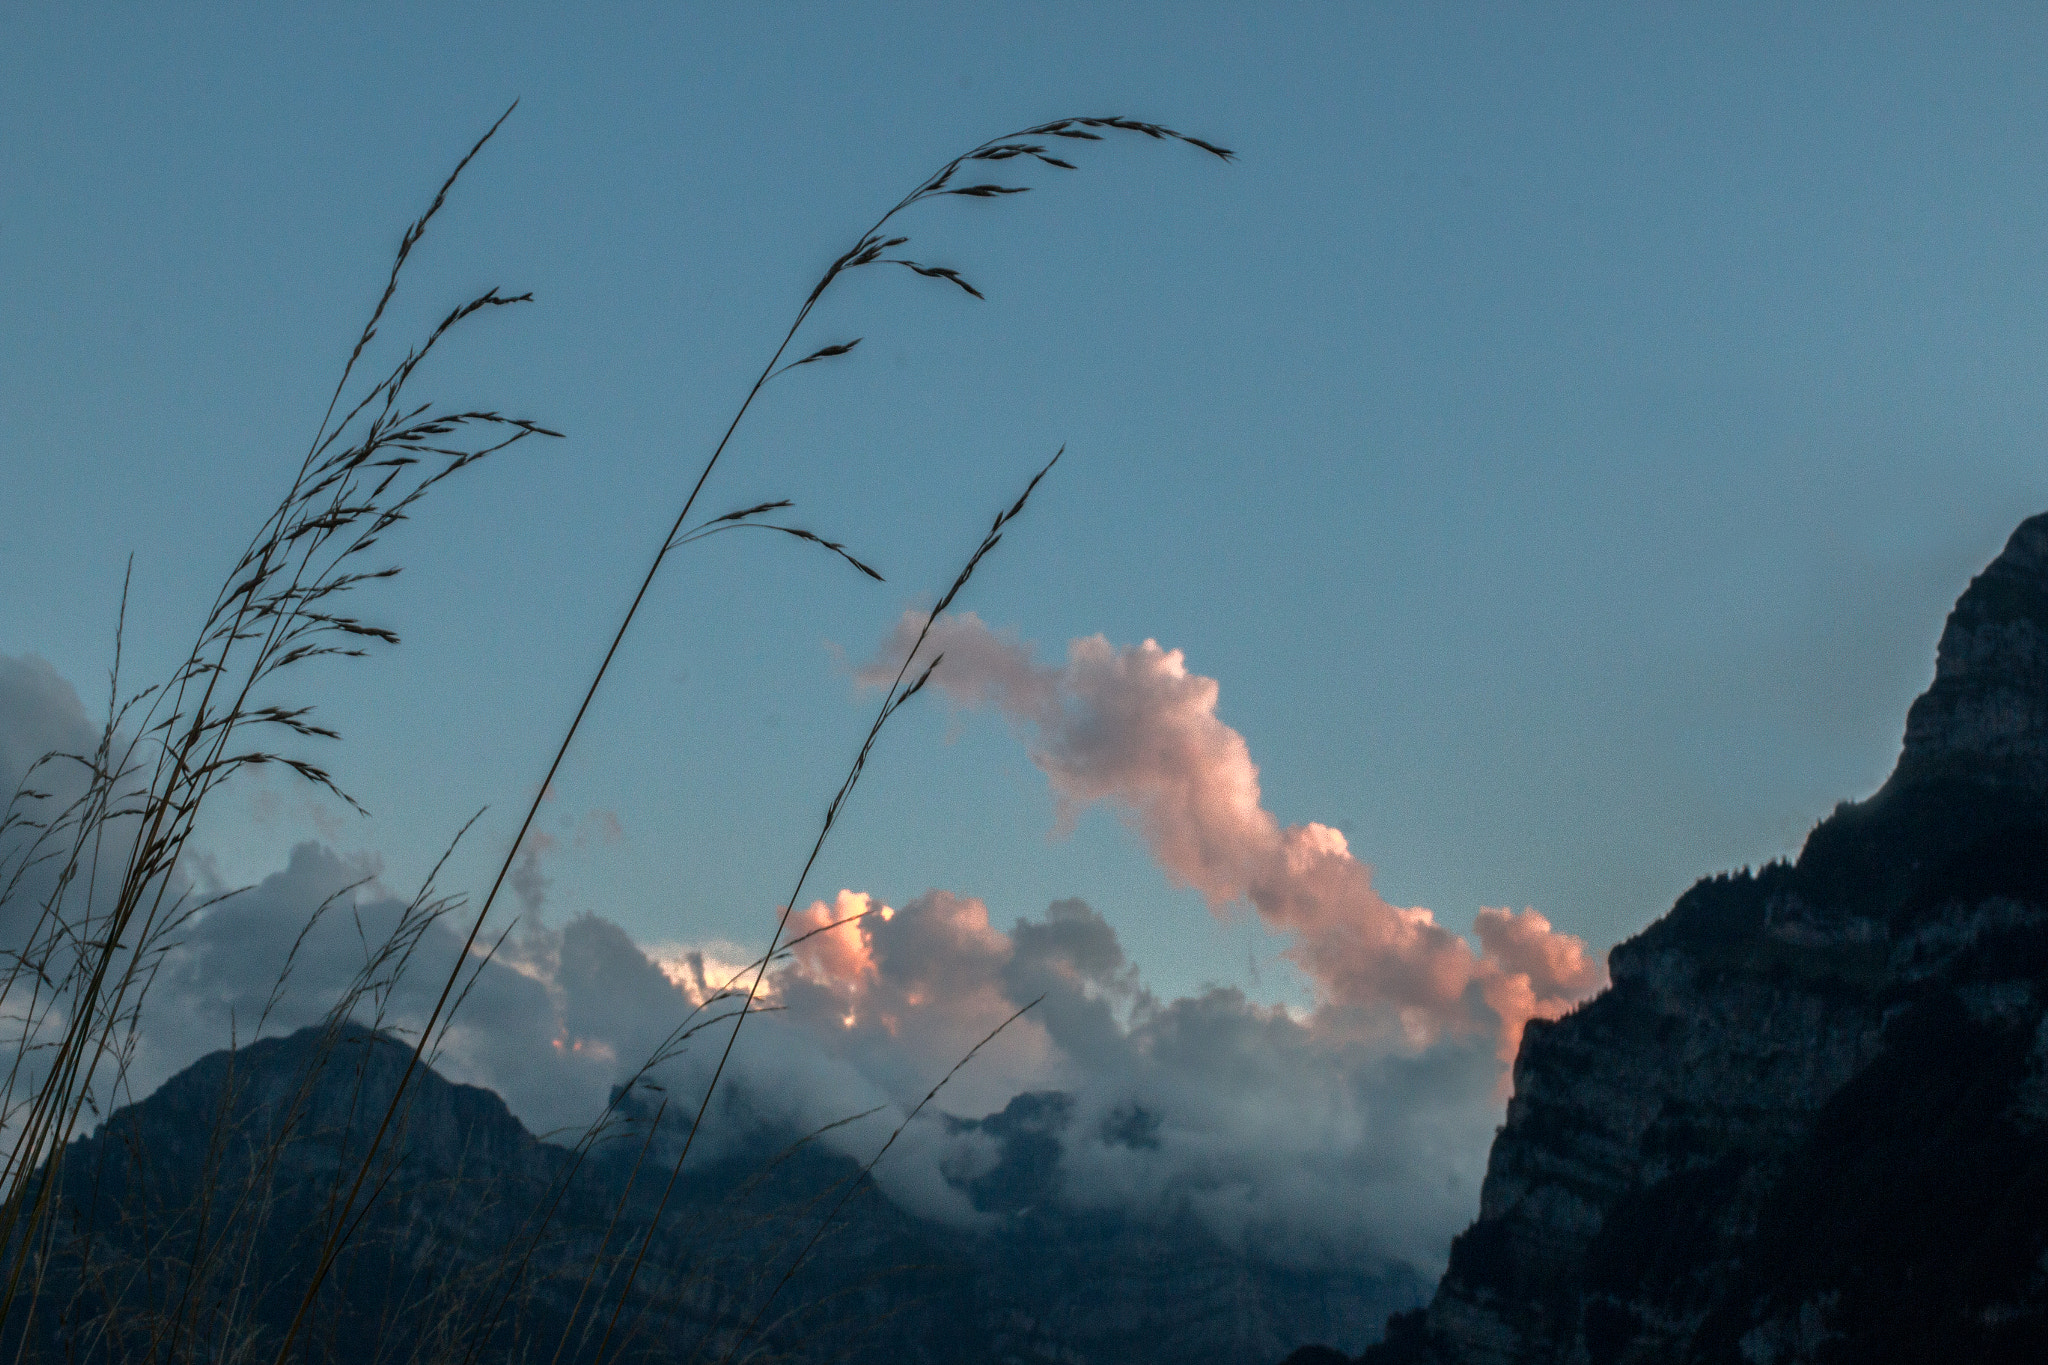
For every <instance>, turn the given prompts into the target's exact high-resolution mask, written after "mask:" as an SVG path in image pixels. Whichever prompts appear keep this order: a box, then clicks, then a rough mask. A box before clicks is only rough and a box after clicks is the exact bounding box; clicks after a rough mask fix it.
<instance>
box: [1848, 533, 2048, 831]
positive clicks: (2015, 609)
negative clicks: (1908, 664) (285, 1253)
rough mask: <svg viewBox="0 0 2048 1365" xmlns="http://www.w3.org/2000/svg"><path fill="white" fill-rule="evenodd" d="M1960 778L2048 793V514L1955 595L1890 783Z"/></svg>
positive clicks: (1915, 783) (1894, 785)
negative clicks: (1929, 682)
mask: <svg viewBox="0 0 2048 1365" xmlns="http://www.w3.org/2000/svg"><path fill="white" fill-rule="evenodd" d="M1958 779H1960V780H1963V781H1966V782H1968V783H1970V784H1971V785H1973V786H1980V787H2006V788H2013V787H2017V788H2021V789H2024V790H2025V791H2027V792H2029V793H2040V794H2043V795H2048V513H2041V514H2039V515H2036V516H2032V517H2029V518H2028V519H2027V520H2025V521H2023V522H2021V523H2020V525H2019V528H2018V529H2017V530H2015V531H2014V532H2013V533H2012V537H2011V538H2010V539H2009V540H2007V541H2006V544H2005V549H2004V550H2003V551H2002V552H2001V553H2000V554H1999V556H1998V557H1997V558H1996V559H1994V560H1992V561H1991V563H1990V564H1989V565H1988V566H1987V567H1986V568H1985V570H1984V572H1982V573H1980V574H1978V575H1977V576H1976V577H1975V578H1973V579H1972V580H1970V586H1969V587H1968V588H1966V589H1964V591H1963V595H1962V596H1961V597H1959V598H1957V599H1956V605H1955V609H1954V610H1953V611H1951V612H1949V615H1948V624H1947V625H1946V626H1945V627H1944V628H1943V630H1942V632H1941V645H1940V647H1939V649H1938V650H1937V651H1936V655H1935V665H1934V682H1933V685H1932V686H1930V687H1929V688H1928V689H1927V691H1926V692H1924V693H1922V694H1921V696H1920V698H1919V699H1918V700H1917V701H1915V702H1914V703H1913V707H1912V709H1911V710H1910V711H1908V712H1907V714H1906V737H1905V744H1904V746H1903V749H1902V751H1901V753H1900V755H1899V762H1898V766H1897V768H1896V769H1895V770H1894V771H1893V773H1892V777H1891V780H1890V781H1889V782H1887V783H1886V784H1885V790H1886V791H1893V790H1900V789H1904V788H1908V787H1917V786H1924V785H1927V784H1931V783H1945V782H1951V781H1955V780H1958Z"/></svg>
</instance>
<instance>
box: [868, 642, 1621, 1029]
mask: <svg viewBox="0 0 2048 1365" xmlns="http://www.w3.org/2000/svg"><path fill="white" fill-rule="evenodd" d="M924 619H925V618H924V617H923V616H922V615H920V614H917V613H914V612H906V613H905V614H904V615H903V617H902V618H901V619H899V620H898V622H897V624H896V627H895V629H894V631H893V632H892V634H891V636H890V638H889V639H888V640H887V641H886V642H885V643H884V644H883V646H882V648H881V650H880V652H879V653H878V655H877V657H876V659H875V661H874V662H873V663H872V664H869V665H868V666H866V667H864V668H863V669H861V670H860V671H859V673H858V674H857V676H858V678H859V679H860V680H861V681H862V682H864V683H875V682H879V681H883V680H885V679H887V678H889V677H893V676H895V673H896V670H897V668H898V667H899V666H900V665H901V663H902V661H903V657H904V654H905V653H906V652H907V651H908V650H909V649H910V648H911V646H912V643H913V642H914V641H915V640H916V638H917V632H918V630H919V629H920V628H921V627H922V626H923V624H924ZM925 653H926V656H927V657H929V656H932V655H937V654H943V655H944V656H945V661H944V663H943V665H942V666H941V667H940V668H939V670H938V672H937V673H935V674H934V675H933V685H934V686H936V687H938V688H939V689H940V690H941V691H943V692H944V693H945V695H946V696H947V697H948V698H949V699H951V700H952V701H953V702H954V703H955V704H956V705H959V706H962V707H990V708H994V709H997V710H1000V711H1002V712H1003V713H1004V714H1006V715H1008V716H1010V717H1011V718H1012V719H1013V720H1015V721H1017V722H1018V723H1020V724H1021V725H1023V726H1025V727H1027V728H1028V729H1029V730H1030V731H1031V735H1032V751H1031V756H1032V759H1033V761H1034V762H1036V763H1037V765H1038V766H1039V768H1040V769H1042V770H1043V771H1044V772H1045V774H1046V777H1047V778H1048V780H1049V781H1050V782H1051V785H1052V789H1053V792H1054V795H1055V798H1056V800H1057V802H1058V819H1059V821H1060V823H1061V824H1062V826H1071V824H1072V823H1073V821H1074V819H1075V817H1076V815H1077V814H1078V813H1079V811H1080V810H1081V809H1082V808H1083V807H1086V806H1088V805H1091V804H1094V803H1096V802H1107V803H1109V804H1111V805H1113V806H1115V807H1117V808H1118V809H1120V810H1121V811H1122V812H1123V813H1124V814H1125V816H1126V818H1127V819H1128V820H1129V821H1130V823H1131V824H1132V825H1133V826H1134V827H1135V828H1136V829H1137V830H1138V831H1139V833H1140V834H1141V835H1142V836H1143V837H1144V839H1145V842H1146V845H1147V847H1148V848H1149V849H1150V850H1151V853H1152V856H1153V858H1154V859H1155V860H1156V861H1157V862H1158V864H1159V866H1160V868H1161V870H1162V871H1164V872H1165V873H1166V875H1167V876H1168V877H1169V878H1171V879H1172V880H1174V881H1175V882H1177V883H1179V884H1181V885H1184V886H1188V887H1192V888H1193V889H1195V890H1197V891H1199V892H1201V893H1202V895H1203V896H1204V897H1206V898H1207V899H1208V901H1209V903H1210V905H1211V906H1212V907H1216V908H1221V907H1223V906H1225V905H1228V904H1230V903H1232V902H1236V901H1240V900H1242V901H1248V902H1249V903H1250V904H1251V905H1252V906H1254V907H1255V908H1256V909H1257V911H1258V913H1259V915H1260V917H1261V918H1262V919H1263V920H1264V921H1265V922H1266V924H1267V925H1269V926H1270V927H1272V928H1273V929H1276V930H1280V931H1283V932H1285V933H1287V934H1290V935H1291V936H1292V938H1293V942H1292V944H1291V946H1290V947H1289V948H1288V949H1287V955H1288V956H1289V957H1290V958H1291V959H1292V960H1293V961H1294V962H1295V963H1296V964H1297V965H1298V966H1300V967H1301V968H1302V970H1303V971H1304V972H1306V973H1307V975H1308V977H1309V980H1310V981H1311V982H1312V983H1313V984H1314V986H1315V988H1316V991H1317V999H1318V1004H1319V1006H1320V1007H1321V1008H1322V1010H1324V1011H1326V1012H1330V1013H1331V1014H1332V1015H1333V1016H1334V1015H1335V1014H1340V1013H1341V1014H1343V1015H1345V1016H1347V1017H1348V1018H1349V1019H1350V1020H1351V1021H1352V1022H1353V1023H1354V1024H1355V1025H1357V1026H1361V1027H1366V1028H1373V1027H1381V1026H1384V1025H1385V1024H1386V1023H1387V1022H1388V1021H1392V1022H1395V1023H1397V1024H1398V1026H1399V1028H1400V1030H1401V1031H1402V1032H1403V1033H1404V1034H1405V1035H1406V1036H1407V1037H1408V1038H1409V1039H1410V1041H1411V1042H1413V1043H1414V1044H1416V1045H1418V1046H1421V1045H1427V1044H1429V1043H1432V1042H1434V1041H1436V1040H1437V1039H1439V1038H1441V1037H1443V1036H1445V1035H1447V1034H1449V1035H1460V1036H1461V1035H1463V1034H1465V1033H1467V1032H1469V1031H1471V1030H1472V1029H1473V1028H1477V1027H1487V1028H1489V1029H1490V1030H1491V1031H1492V1032H1493V1033H1494V1034H1495V1036H1496V1039H1497V1045H1498V1049H1499V1052H1500V1054H1501V1056H1502V1057H1503V1059H1512V1057H1513V1055H1514V1050H1515V1047H1516V1046H1517V1045H1518V1044H1519V1043H1520V1041H1521V1035H1522V1029H1523V1026H1524V1025H1525V1024H1526V1023H1527V1022H1528V1020H1529V1019H1531V1018H1534V1017H1539V1016H1540V1017H1555V1016H1556V1015H1557V1014H1560V1013H1562V1012H1563V1011H1564V1010H1565V1009H1567V1008H1569V1007H1570V1005H1571V1004H1572V1002H1574V1001H1575V1000H1578V999H1581V998H1583V997H1585V996H1586V995H1589V994H1591V993H1592V991H1593V990H1595V989H1597V988H1598V987H1599V985H1600V984H1601V982H1602V980H1603V976H1604V973H1603V972H1602V970H1601V967H1600V964H1599V962H1598V960H1597V959H1596V958H1594V957H1593V956H1592V955H1591V954H1589V953H1588V952H1587V951H1586V945H1585V944H1584V943H1583V942H1582V941H1581V940H1579V939H1577V938H1574V937H1572V936H1570V935H1567V934H1560V933H1557V932H1556V931H1555V930H1554V929H1552V928H1551V925H1550V922H1549V921H1548V920H1546V919H1545V918H1544V917H1543V916H1541V915H1539V914H1537V913H1536V912H1534V911H1533V910H1528V911H1524V912H1523V913H1521V914H1519V915H1514V914H1509V913H1508V912H1506V911H1504V910H1484V911H1482V912H1481V914H1480V916H1479V918H1478V920H1477V922H1476V923H1475V925H1474V933H1475V934H1476V935H1477V936H1478V939H1479V947H1478V949H1476V950H1475V949H1474V947H1473V945H1472V943H1471V942H1470V941H1469V940H1468V939H1466V938H1465V937H1464V936H1463V935H1460V934H1457V933H1454V932H1452V931H1451V930H1450V929H1448V928H1446V927H1445V926H1443V925H1441V924H1439V923H1438V922H1437V920H1436V917H1435V916H1434V915H1433V914H1431V912H1429V911H1428V910H1425V909H1421V908H1419V907H1413V908H1403V907H1399V906H1395V905H1391V904H1389V903H1388V902H1387V901H1386V900H1385V898H1383V897H1382V896H1381V895H1380V894H1379V893H1378V892H1377V891H1376V890H1375V889H1374V888H1373V884H1372V869H1371V868H1370V867H1369V866H1368V865H1366V864H1365V863H1362V862H1360V861H1359V860H1358V859H1357V858H1356V857H1354V856H1353V855H1352V853H1351V851H1350V848H1349V846H1348V844H1347V843H1346V841H1345V838H1344V835H1343V834H1342V833H1341V832H1340V831H1338V830H1336V829H1333V828H1331V827H1329V826H1327V825H1321V824H1315V823H1309V824H1302V825H1291V826H1286V827H1284V828H1283V827H1282V826H1281V824H1280V822H1279V820H1278V819H1277V818H1275V817H1274V815H1273V814H1272V813H1271V812H1269V811H1268V810H1266V808H1265V806H1264V804H1263V801H1262V797H1261V794H1260V790H1259V770H1258V766H1257V765H1256V764H1255V763H1254V762H1253V761H1252V757H1251V751H1250V749H1249V748H1248V747H1247V746H1246V744H1245V742H1244V737H1243V736H1242V735H1240V734H1238V733H1237V731H1235V730H1233V729H1231V728H1230V727H1229V726H1228V725H1226V724H1224V723H1223V721H1222V720H1221V719H1220V718H1219V717H1218V716H1217V714H1216V705H1217V699H1218V695H1219V689H1218V686H1217V684H1216V681H1215V680H1214V679H1213V678H1205V677H1202V676H1200V675H1199V674H1195V673H1191V672H1189V671H1188V667H1187V662H1186V660H1185V658H1183V656H1182V655H1181V652H1180V651H1179V650H1168V649H1162V648H1161V647H1160V646H1159V645H1158V644H1157V643H1156V642H1155V641H1152V640H1147V641H1145V642H1144V643H1143V644H1141V645H1132V646H1127V647H1125V648H1121V649H1119V648H1116V647H1115V646H1112V645H1111V644H1110V643H1109V641H1107V640H1106V639H1104V638H1103V637H1102V636H1100V635H1096V636H1090V637H1087V638H1085V639H1078V640H1075V641H1073V642H1072V643H1071V644H1069V645H1068V647H1067V659H1066V663H1065V664H1064V665H1063V666H1055V665H1041V664H1039V663H1038V662H1037V661H1036V659H1035V658H1034V656H1033V651H1032V649H1031V647H1030V646H1029V645H1028V644H1026V643H1024V642H1023V641H1022V640H1020V639H1018V638H1017V637H1016V636H1015V635H1014V634H1002V633H998V632H995V631H992V630H990V629H989V628H988V627H987V626H986V625H984V624H983V623H982V622H981V621H980V620H979V619H978V618H976V617H975V616H974V615H973V614H971V613H966V614H961V615H957V616H950V617H947V618H944V619H942V620H940V621H939V622H937V623H936V624H935V625H934V626H933V628H932V631H931V633H930V635H929V636H928V638H927V640H926V643H925Z"/></svg>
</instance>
